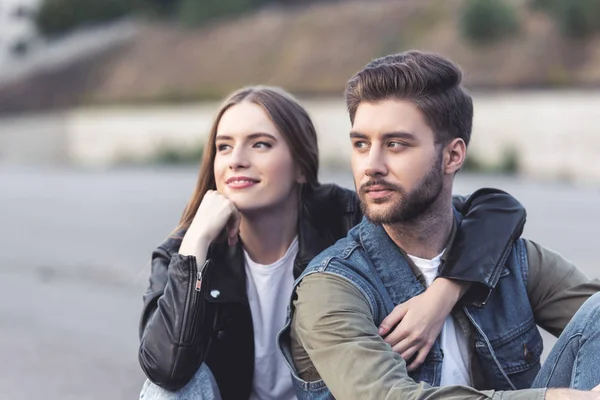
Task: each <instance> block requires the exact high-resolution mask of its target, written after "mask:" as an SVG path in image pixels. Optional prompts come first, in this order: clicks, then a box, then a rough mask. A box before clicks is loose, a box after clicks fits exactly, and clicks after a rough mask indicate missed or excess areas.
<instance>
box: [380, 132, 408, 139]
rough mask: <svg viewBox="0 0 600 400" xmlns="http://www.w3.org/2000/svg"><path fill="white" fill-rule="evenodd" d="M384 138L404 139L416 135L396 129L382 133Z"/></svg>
mask: <svg viewBox="0 0 600 400" xmlns="http://www.w3.org/2000/svg"><path fill="white" fill-rule="evenodd" d="M383 138H384V139H406V140H415V139H416V137H415V135H413V134H412V133H408V132H405V131H396V132H388V133H384V134H383Z"/></svg>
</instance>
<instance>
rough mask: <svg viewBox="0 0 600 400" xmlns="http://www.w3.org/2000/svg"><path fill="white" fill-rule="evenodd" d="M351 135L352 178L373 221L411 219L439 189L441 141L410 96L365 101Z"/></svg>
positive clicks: (432, 198)
mask: <svg viewBox="0 0 600 400" xmlns="http://www.w3.org/2000/svg"><path fill="white" fill-rule="evenodd" d="M350 139H351V141H352V147H353V151H352V173H353V175H354V184H355V185H356V191H357V193H358V195H359V197H360V202H361V207H362V209H363V213H364V214H365V216H366V217H367V218H368V219H369V220H370V221H372V222H374V223H379V224H391V223H397V222H407V221H411V220H413V219H414V218H415V217H417V216H419V215H420V214H422V213H423V212H424V211H426V210H427V209H428V208H429V207H430V206H431V205H432V204H433V203H434V202H435V200H436V199H437V198H438V196H439V195H440V193H441V191H442V188H443V177H444V170H443V167H442V146H441V145H439V144H437V145H436V144H435V135H434V132H433V131H432V129H431V128H430V127H429V126H428V125H427V123H426V122H425V118H424V116H423V114H422V113H421V111H419V109H417V107H416V106H415V105H414V104H413V103H411V102H410V101H408V100H397V99H394V100H383V101H378V102H375V103H366V102H363V103H361V104H360V105H359V106H358V109H357V110H356V115H355V118H354V124H353V125H352V132H351V133H350Z"/></svg>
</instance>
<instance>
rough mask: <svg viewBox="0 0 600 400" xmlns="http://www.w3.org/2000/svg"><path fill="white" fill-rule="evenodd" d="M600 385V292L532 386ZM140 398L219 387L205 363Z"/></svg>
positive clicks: (204, 396)
mask: <svg viewBox="0 0 600 400" xmlns="http://www.w3.org/2000/svg"><path fill="white" fill-rule="evenodd" d="M599 384H600V293H596V294H595V295H593V296H592V297H590V298H589V299H588V300H587V301H586V302H585V303H584V304H583V305H582V306H581V308H580V309H579V310H578V311H577V313H575V315H574V316H573V318H572V319H571V322H569V324H568V325H567V326H566V328H565V330H564V331H563V333H562V334H561V335H560V337H559V338H558V341H557V342H556V344H555V345H554V347H553V348H552V351H551V352H550V355H549V356H548V359H547V360H546V362H545V363H544V365H543V366H542V369H541V370H540V372H539V373H538V375H537V377H536V378H535V380H534V382H533V385H532V387H533V388H543V387H563V388H572V389H580V390H590V389H592V388H593V387H595V386H596V385H599ZM140 399H141V400H220V399H221V396H220V395H219V388H218V387H217V384H216V382H215V379H214V376H213V374H212V372H211V371H210V369H209V368H208V367H207V366H206V365H204V364H203V365H202V366H201V367H200V368H199V369H198V372H196V374H195V375H194V377H193V378H192V380H191V381H190V382H189V383H188V384H187V385H186V386H185V387H183V389H181V390H179V391H177V392H174V393H173V392H168V391H166V390H164V389H161V388H160V387H158V386H156V385H154V384H153V383H151V382H150V381H146V383H145V384H144V387H143V389H142V393H141V394H140Z"/></svg>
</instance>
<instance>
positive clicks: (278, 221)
mask: <svg viewBox="0 0 600 400" xmlns="http://www.w3.org/2000/svg"><path fill="white" fill-rule="evenodd" d="M297 233H298V204H297V202H291V201H290V202H286V204H284V205H283V206H282V207H281V208H279V209H276V210H269V211H268V212H260V213H258V212H257V213H256V214H251V215H244V216H242V221H241V223H240V237H241V239H242V243H243V244H244V249H245V250H246V252H247V253H248V255H249V256H250V258H251V259H252V261H254V262H256V263H258V264H264V265H268V264H273V263H274V262H275V261H277V260H279V259H281V258H282V257H283V256H284V255H285V253H286V251H287V250H288V248H289V247H290V245H291V244H292V241H293V240H294V238H295V237H296V235H297Z"/></svg>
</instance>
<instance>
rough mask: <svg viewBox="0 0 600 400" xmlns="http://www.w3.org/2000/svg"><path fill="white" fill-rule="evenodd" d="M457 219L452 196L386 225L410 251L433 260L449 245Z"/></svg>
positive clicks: (393, 238)
mask: <svg viewBox="0 0 600 400" xmlns="http://www.w3.org/2000/svg"><path fill="white" fill-rule="evenodd" d="M440 197H442V196H440ZM453 223H454V214H453V211H452V200H451V197H450V199H449V200H446V199H441V198H440V199H438V201H437V202H436V203H434V204H432V205H431V207H429V209H428V210H427V211H425V212H424V213H423V214H421V215H419V216H418V217H417V218H415V219H413V220H411V221H407V222H398V223H395V224H386V225H383V228H384V229H385V231H386V232H387V234H388V236H389V237H390V238H391V239H392V240H393V241H394V243H396V245H397V246H398V247H400V248H401V249H402V250H404V251H405V252H406V253H407V254H410V255H411V256H415V257H419V258H424V259H427V260H431V259H433V258H435V257H436V256H438V255H439V254H440V253H441V252H442V251H443V250H444V249H445V248H446V245H447V244H448V239H449V238H450V235H451V233H452V224H453Z"/></svg>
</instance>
